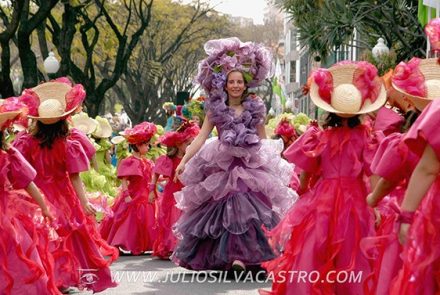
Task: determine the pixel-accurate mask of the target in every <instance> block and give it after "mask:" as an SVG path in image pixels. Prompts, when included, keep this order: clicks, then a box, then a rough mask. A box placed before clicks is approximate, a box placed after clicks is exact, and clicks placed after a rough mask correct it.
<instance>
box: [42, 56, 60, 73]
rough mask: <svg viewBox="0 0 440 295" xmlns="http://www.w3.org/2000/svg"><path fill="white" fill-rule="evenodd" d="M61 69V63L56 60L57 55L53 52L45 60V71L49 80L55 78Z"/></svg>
mask: <svg viewBox="0 0 440 295" xmlns="http://www.w3.org/2000/svg"><path fill="white" fill-rule="evenodd" d="M59 69H60V62H59V61H58V59H56V57H55V54H54V53H53V52H52V51H51V52H49V56H48V57H47V58H46V59H45V60H44V70H45V71H46V73H47V76H48V77H49V79H51V78H54V75H55V74H56V72H58V70H59Z"/></svg>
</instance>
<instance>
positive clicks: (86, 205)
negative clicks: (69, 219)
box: [81, 201, 96, 215]
mask: <svg viewBox="0 0 440 295" xmlns="http://www.w3.org/2000/svg"><path fill="white" fill-rule="evenodd" d="M81 205H82V207H83V209H84V213H86V214H87V215H93V214H95V213H96V210H95V208H93V206H92V205H91V204H90V203H89V201H86V202H81Z"/></svg>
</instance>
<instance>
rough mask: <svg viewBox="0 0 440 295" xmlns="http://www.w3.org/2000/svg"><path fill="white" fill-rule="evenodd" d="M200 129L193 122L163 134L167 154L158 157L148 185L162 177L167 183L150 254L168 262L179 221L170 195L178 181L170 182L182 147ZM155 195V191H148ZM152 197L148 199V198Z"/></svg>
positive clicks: (178, 161)
mask: <svg viewBox="0 0 440 295" xmlns="http://www.w3.org/2000/svg"><path fill="white" fill-rule="evenodd" d="M199 131H200V128H199V126H198V125H196V123H193V122H185V123H183V124H182V125H181V126H180V127H179V128H178V129H177V130H176V131H172V132H167V133H165V135H163V136H162V137H161V138H160V139H159V141H160V143H161V144H163V145H165V146H166V147H167V155H166V156H160V157H159V158H158V159H157V161H156V165H155V167H154V175H153V180H152V181H151V183H152V184H153V186H152V187H154V188H156V183H157V180H158V179H159V177H160V176H161V175H162V176H163V177H164V178H165V179H166V181H167V183H166V184H165V187H164V190H163V192H162V193H161V194H159V197H158V200H157V203H158V206H157V207H158V213H157V224H158V236H157V239H156V241H155V242H154V246H153V255H154V256H157V257H160V258H162V259H168V258H169V257H170V255H171V253H172V252H173V250H174V248H175V247H176V237H175V236H174V234H173V232H172V226H173V225H174V223H176V221H177V220H178V219H179V217H180V214H181V211H180V210H179V209H178V208H177V207H176V201H175V199H174V193H175V192H178V191H180V190H181V189H182V187H183V184H182V183H181V182H180V180H178V179H177V181H175V179H174V171H175V170H176V167H177V166H178V165H179V164H180V161H181V160H182V158H183V156H184V155H185V150H186V147H187V146H188V145H189V144H190V143H191V141H192V140H193V139H194V137H196V136H197V134H198V133H199ZM151 194H156V195H157V193H156V191H155V189H154V190H152V191H151V192H150V195H151ZM152 197H154V196H151V197H150V198H152Z"/></svg>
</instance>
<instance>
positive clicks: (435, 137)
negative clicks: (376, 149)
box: [390, 59, 440, 295]
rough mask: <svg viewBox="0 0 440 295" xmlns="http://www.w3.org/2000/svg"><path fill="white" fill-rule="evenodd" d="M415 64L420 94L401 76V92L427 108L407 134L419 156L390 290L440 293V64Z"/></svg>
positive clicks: (404, 210) (405, 201) (407, 197)
mask: <svg viewBox="0 0 440 295" xmlns="http://www.w3.org/2000/svg"><path fill="white" fill-rule="evenodd" d="M412 62H414V61H413V60H412V61H410V62H409V63H408V65H410V64H411V63H412ZM415 62H416V66H415V67H413V68H412V71H410V73H411V74H412V76H413V78H414V77H415V78H422V80H421V83H417V85H418V86H419V89H418V90H419V92H418V93H417V91H418V90H417V89H415V88H414V87H411V85H414V83H405V82H406V81H405V80H403V79H402V81H401V82H402V83H400V84H399V88H400V89H399V90H401V91H402V92H403V93H405V95H407V96H409V97H411V99H412V100H413V101H414V103H415V105H416V107H417V108H418V109H423V107H424V106H427V107H426V108H425V109H424V110H423V112H422V114H421V115H420V117H419V118H418V119H417V121H416V122H415V123H414V125H413V126H412V127H411V129H410V130H409V132H408V134H407V135H406V136H405V138H404V142H405V143H406V144H407V145H408V147H409V149H410V150H411V151H413V152H414V153H416V154H417V155H419V156H421V158H420V161H419V163H418V164H417V166H416V168H415V170H414V172H413V174H412V175H411V178H410V181H409V184H408V188H407V190H406V193H405V197H404V199H403V202H402V205H401V212H400V215H399V220H398V221H399V223H400V231H399V239H400V240H401V242H402V243H403V244H404V245H403V255H402V259H403V267H402V269H401V270H400V272H399V274H398V276H397V278H396V280H395V281H394V283H393V286H392V288H391V292H390V294H399V295H406V294H424V295H427V294H439V292H440V230H439V229H440V215H439V210H440V199H439V194H440V178H439V173H440V161H439V159H440V136H439V133H438V127H439V126H440V100H438V97H440V92H439V89H440V87H439V85H440V65H439V64H438V60H437V59H426V60H418V61H417V60H416V61H415ZM408 84H409V85H408ZM405 85H408V86H409V87H405ZM431 101H432V102H431Z"/></svg>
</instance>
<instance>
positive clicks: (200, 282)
mask: <svg viewBox="0 0 440 295" xmlns="http://www.w3.org/2000/svg"><path fill="white" fill-rule="evenodd" d="M110 268H111V271H112V277H113V279H114V280H115V281H117V282H118V284H119V285H118V286H117V287H116V288H111V289H107V290H105V291H104V292H101V293H98V294H103V295H104V294H105V295H128V294H132V295H141V294H157V295H159V294H160V295H162V294H163V295H167V294H171V295H177V294H178V295H199V294H200V295H202V294H203V295H205V294H234V295H235V294H237V295H245V294H258V289H261V288H263V289H266V290H268V289H270V286H271V284H270V283H266V282H265V279H264V278H262V279H261V280H259V279H258V277H257V278H251V277H249V276H246V275H243V277H242V278H241V280H238V281H235V280H234V278H230V277H227V278H226V277H224V276H223V275H216V276H213V275H207V274H206V273H203V272H193V271H189V270H186V269H184V268H181V267H177V266H176V265H175V264H174V263H172V262H171V261H166V260H158V259H155V258H153V257H151V256H150V255H142V256H121V257H120V258H119V259H118V260H117V261H116V262H115V263H114V264H113V265H112V266H111V267H110ZM71 294H81V295H82V294H84V295H85V294H92V292H89V291H84V292H79V293H76V292H71Z"/></svg>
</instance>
